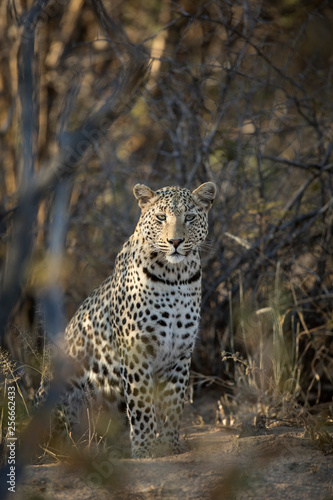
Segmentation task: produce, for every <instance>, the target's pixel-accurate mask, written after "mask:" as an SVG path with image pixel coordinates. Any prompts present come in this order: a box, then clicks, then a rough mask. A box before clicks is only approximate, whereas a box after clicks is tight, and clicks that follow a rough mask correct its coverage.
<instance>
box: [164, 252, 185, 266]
mask: <svg viewBox="0 0 333 500" xmlns="http://www.w3.org/2000/svg"><path fill="white" fill-rule="evenodd" d="M165 258H166V260H167V261H168V262H170V264H179V262H181V261H182V260H184V259H185V255H181V254H180V253H174V254H172V255H166V256H165Z"/></svg>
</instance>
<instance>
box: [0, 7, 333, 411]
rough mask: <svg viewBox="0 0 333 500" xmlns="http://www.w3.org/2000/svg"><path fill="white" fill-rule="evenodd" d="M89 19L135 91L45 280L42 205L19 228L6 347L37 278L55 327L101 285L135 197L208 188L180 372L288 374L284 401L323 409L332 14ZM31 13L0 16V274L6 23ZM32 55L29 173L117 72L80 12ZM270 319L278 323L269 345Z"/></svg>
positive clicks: (29, 311) (13, 93)
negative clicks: (127, 66) (130, 59)
mask: <svg viewBox="0 0 333 500" xmlns="http://www.w3.org/2000/svg"><path fill="white" fill-rule="evenodd" d="M104 5H105V8H106V10H107V11H108V12H109V14H110V16H111V17H112V19H113V21H114V22H116V23H117V24H118V25H120V26H122V27H123V28H124V30H125V31H126V33H127V35H128V36H129V38H130V40H131V42H133V43H136V44H142V45H143V46H144V47H145V48H146V49H147V50H148V51H149V52H150V53H151V57H152V67H151V74H150V77H149V80H148V82H147V85H146V88H145V91H144V93H143V95H142V98H141V99H139V100H138V102H137V104H136V105H135V106H134V108H133V109H132V110H131V111H130V112H129V113H128V114H127V115H126V116H122V117H121V118H120V119H119V120H118V121H117V122H116V123H115V124H114V125H112V126H111V128H110V130H109V132H108V135H107V137H105V138H103V139H102V140H101V141H100V143H99V146H98V147H96V148H95V150H94V152H93V154H92V155H90V156H89V157H87V158H86V159H85V160H84V161H83V162H82V164H81V167H80V170H79V173H78V175H77V176H76V177H75V181H74V184H73V189H72V193H71V198H70V203H69V221H68V223H69V225H68V232H67V237H66V250H65V253H64V256H63V259H62V260H61V262H60V264H59V263H55V262H53V261H52V262H50V261H49V257H48V253H47V243H46V242H47V237H48V231H49V224H50V220H51V219H52V212H51V207H52V198H50V199H45V200H44V201H43V203H42V204H41V206H40V208H39V212H38V223H37V224H36V226H35V227H33V228H31V231H33V232H34V248H33V255H32V258H31V261H30V264H29V266H28V268H27V270H26V277H25V285H24V290H23V293H22V296H21V300H20V302H19V303H18V304H17V307H16V310H15V311H14V313H13V315H12V322H13V323H14V324H16V325H18V326H17V329H16V330H15V331H16V332H17V331H19V332H21V333H20V335H21V336H24V335H25V332H31V331H32V330H34V329H35V330H36V331H37V330H38V328H39V318H38V314H37V313H38V303H39V298H40V294H41V293H43V287H45V282H47V277H46V276H45V273H46V272H47V271H46V270H45V269H46V268H47V267H49V266H60V269H59V272H58V273H57V275H56V279H57V282H58V285H59V286H61V289H62V290H63V292H64V294H65V303H66V310H67V317H68V318H69V317H70V316H71V315H72V314H73V313H74V311H75V309H76V307H77V306H78V305H79V304H80V303H81V301H82V300H83V299H84V298H85V297H86V296H87V295H88V294H89V293H90V292H91V291H92V290H93V288H94V287H95V286H97V285H98V284H99V283H100V282H101V281H102V280H103V279H104V278H105V277H106V276H107V275H108V274H109V273H110V272H111V271H112V269H113V265H114V260H115V256H116V254H117V253H118V251H119V249H120V248H121V246H122V244H123V243H124V241H125V240H126V238H127V237H128V236H129V235H130V234H131V233H132V231H133V229H134V227H135V224H136V220H137V218H138V208H137V206H136V203H135V200H134V197H133V196H132V194H131V192H132V188H133V186H134V185H135V184H136V183H137V182H140V183H146V184H148V185H149V186H150V187H152V188H159V187H161V186H164V185H176V184H179V185H182V186H186V187H191V188H195V187H196V186H197V185H199V184H200V183H201V182H204V181H207V180H213V181H214V182H215V183H216V184H217V186H218V189H219V194H218V197H217V200H216V202H215V204H214V208H213V210H212V214H211V230H210V241H209V243H208V244H207V251H206V252H204V253H203V255H202V261H203V270H204V279H203V283H204V285H203V287H204V288H203V314H202V329H201V336H200V340H199V341H198V349H197V351H196V354H195V357H194V368H195V369H196V370H197V371H200V372H202V373H206V374H207V373H210V374H213V375H219V376H222V375H223V377H225V378H226V379H228V380H229V381H230V383H231V384H232V383H233V380H234V376H235V371H234V369H233V366H232V363H233V361H230V360H227V361H225V362H224V363H222V362H221V355H220V353H221V351H224V350H227V351H231V352H236V351H240V352H241V353H242V354H243V355H244V356H248V357H250V358H251V359H257V358H258V357H260V356H262V355H263V353H266V354H264V355H265V356H266V359H267V360H268V361H267V363H266V364H265V370H266V372H267V373H269V372H270V370H271V371H274V370H276V367H277V366H279V367H280V368H279V369H280V371H281V373H286V375H285V377H287V378H288V377H289V376H291V374H294V375H295V370H296V371H297V370H298V371H297V373H298V375H297V377H298V379H297V387H299V390H298V392H297V396H298V397H299V398H300V399H301V400H302V401H303V402H304V401H306V402H309V403H319V402H323V401H326V402H328V401H331V400H332V382H333V333H332V332H333V313H332V297H333V267H332V222H333V219H332V216H333V202H332V200H333V198H332V196H333V185H332V169H333V163H332V154H331V153H332V114H333V92H332V90H333V89H332V82H333V79H332V71H333V7H332V5H331V2H329V1H324V0H307V1H300V0H299V1H298V0H295V1H287V0H276V1H274V2H273V1H265V0H262V1H259V0H246V1H240V0H239V1H222V0H210V1H204V0H197V1H189V0H180V1H169V0H168V1H167V0H149V1H147V2H145V6H144V8H142V7H138V2H136V1H134V0H128V1H126V2H125V1H122V2H121V1H118V2H114V1H112V2H111V0H105V2H104ZM31 6H32V1H30V0H11V1H9V2H2V3H1V6H0V40H1V51H0V137H1V148H0V161H1V170H0V176H1V178H0V211H1V213H2V214H3V217H2V218H1V234H0V259H1V261H2V263H4V262H5V254H6V251H7V245H8V241H9V240H8V234H9V231H10V227H11V223H10V210H11V209H12V208H13V207H15V203H16V200H17V189H18V187H19V186H20V183H21V182H22V175H24V172H25V170H24V168H23V159H24V158H23V156H22V128H21V114H20V99H19V98H18V84H19V83H18V82H19V74H20V73H19V68H18V66H17V60H18V47H19V41H20V37H21V36H22V26H21V25H22V19H23V17H22V16H24V11H26V9H28V8H30V7H31ZM110 46H111V47H112V51H110ZM118 49H119V50H118ZM34 51H35V55H36V60H35V64H34V78H35V80H34V82H35V86H34V89H33V90H34V92H33V98H34V99H35V105H36V106H37V117H38V119H37V122H38V123H35V124H34V126H35V129H36V130H35V132H36V135H35V140H34V144H33V147H34V156H35V169H36V171H38V170H41V169H43V166H44V165H45V164H47V162H48V161H50V158H52V156H53V155H54V154H55V153H56V152H57V150H58V148H59V137H60V136H61V131H62V128H63V127H64V124H65V123H66V122H68V123H69V124H70V125H69V126H70V128H75V127H76V126H77V124H78V123H80V122H82V120H84V118H85V117H87V116H89V114H90V113H91V112H92V110H94V109H95V108H96V107H97V106H98V105H99V104H100V103H103V99H104V98H105V95H106V94H107V93H108V92H109V91H110V86H111V87H112V85H115V81H116V75H117V72H118V71H119V68H120V70H121V63H122V60H121V47H120V46H117V44H113V42H112V40H109V39H108V38H107V37H106V35H105V34H104V32H103V29H102V26H101V23H99V22H98V19H96V16H94V14H93V10H92V7H91V4H90V2H89V1H84V0H69V1H68V2H67V1H66V2H64V1H61V0H58V1H57V0H53V1H51V2H49V3H48V5H47V7H46V8H45V11H44V14H43V15H42V17H41V20H40V21H39V23H38V26H37V30H36V39H35V47H34ZM118 52H119V53H120V55H119V54H118ZM118 55H119V57H118ZM36 95H38V100H37V99H36ZM5 214H6V216H5ZM8 214H9V215H8ZM265 308H268V309H267V310H269V311H273V312H270V313H269V314H268V316H269V318H268V319H267V314H266V313H265V314H263V315H261V314H260V313H259V315H258V312H259V311H261V310H263V309H265ZM272 314H273V316H272ZM272 317H279V318H280V323H279V326H278V327H277V325H276V322H274V321H273V320H272ZM249 318H252V319H251V321H249ZM253 318H255V321H254V320H253ZM262 318H265V321H264V320H263V319H262ZM281 318H282V319H281ZM259 323H260V324H259ZM249 325H250V326H249ZM245 331H246V335H245V334H244V332H245ZM20 335H18V334H17V333H15V332H13V331H12V332H11V335H8V337H7V340H6V346H7V348H9V349H10V350H11V351H12V354H13V356H14V358H16V359H21V358H22V351H21V349H20V348H19V347H18V345H19V342H17V337H19V336H20ZM258 336H259V337H260V341H258V338H259V337H258ZM281 336H282V337H281ZM277 338H279V339H280V340H281V338H283V339H284V340H283V345H284V346H285V345H287V346H288V345H293V346H296V345H297V352H296V351H295V353H296V355H297V359H292V360H289V361H288V359H287V358H288V357H285V352H286V349H287V351H288V348H286V347H284V350H282V351H281V352H280V351H279V353H278V354H277V353H276V350H275V351H274V353H273V354H272V349H271V346H272V345H273V346H274V345H275V346H276V345H277V344H276V339H277ZM274 349H275V348H274ZM277 357H278V359H277ZM291 358H292V356H291ZM272 359H273V361H272ZM284 359H285V363H287V364H288V363H289V365H290V364H291V365H290V370H289V372H288V369H287V368H286V367H285V366H284V367H283V366H282V364H283V360H284ZM269 360H271V361H269ZM21 361H24V360H22V359H21ZM258 364H260V361H258ZM288 373H289V375H288ZM294 375H293V376H294ZM283 376H284V375H283ZM277 378H278V379H279V377H277ZM279 383H280V381H277V384H279ZM281 387H282V386H281ZM281 390H282V389H281Z"/></svg>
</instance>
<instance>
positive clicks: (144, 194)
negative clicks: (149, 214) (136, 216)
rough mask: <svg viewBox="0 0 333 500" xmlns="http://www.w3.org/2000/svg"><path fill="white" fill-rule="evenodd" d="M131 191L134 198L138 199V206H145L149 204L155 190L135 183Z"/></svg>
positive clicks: (154, 195)
mask: <svg viewBox="0 0 333 500" xmlns="http://www.w3.org/2000/svg"><path fill="white" fill-rule="evenodd" d="M133 193H134V196H135V198H136V199H137V200H138V204H139V207H140V208H147V205H149V204H150V203H151V202H152V201H153V199H154V198H155V197H156V193H155V191H152V190H151V189H150V188H149V187H148V186H145V185H144V184H136V185H135V186H134V188H133Z"/></svg>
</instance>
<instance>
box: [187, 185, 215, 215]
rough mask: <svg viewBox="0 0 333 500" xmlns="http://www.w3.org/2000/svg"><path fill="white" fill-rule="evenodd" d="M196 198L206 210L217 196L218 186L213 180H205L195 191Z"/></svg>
mask: <svg viewBox="0 0 333 500" xmlns="http://www.w3.org/2000/svg"><path fill="white" fill-rule="evenodd" d="M192 194H193V198H194V200H195V201H196V202H197V203H198V204H199V205H201V206H202V207H203V208H205V209H206V210H209V209H210V207H211V206H212V204H213V201H214V198H215V196H216V186H215V184H214V183H213V182H205V183H204V184H201V186H199V187H198V188H197V189H195V190H194V191H193V193H192Z"/></svg>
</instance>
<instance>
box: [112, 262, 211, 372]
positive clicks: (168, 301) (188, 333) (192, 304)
mask: <svg viewBox="0 0 333 500" xmlns="http://www.w3.org/2000/svg"><path fill="white" fill-rule="evenodd" d="M154 271H155V269H154V268H153V269H151V268H147V267H144V266H142V267H141V268H140V269H137V271H136V272H135V273H133V277H134V279H133V290H135V291H136V292H135V298H134V301H133V302H132V305H131V306H130V309H131V308H132V310H131V312H130V315H131V317H132V326H131V332H130V337H132V338H131V343H135V344H136V345H137V344H139V345H140V346H142V348H145V347H146V346H150V351H149V352H150V354H151V362H152V364H153V366H154V368H155V369H156V370H158V369H160V368H161V367H163V366H164V365H169V364H170V363H173V362H174V361H175V360H178V359H179V358H181V357H182V356H185V357H189V356H190V354H191V352H192V350H193V346H194V342H195V338H196V335H197V331H198V326H199V319H200V302H201V271H200V268H199V269H194V270H192V271H191V272H190V273H181V272H176V271H175V272H174V273H169V274H168V273H166V272H163V271H162V272H160V273H159V274H157V273H156V274H155V273H154ZM132 296H133V294H132ZM132 298H133V297H132ZM122 321H123V320H122ZM132 339H133V340H132Z"/></svg>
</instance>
